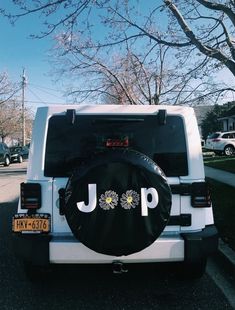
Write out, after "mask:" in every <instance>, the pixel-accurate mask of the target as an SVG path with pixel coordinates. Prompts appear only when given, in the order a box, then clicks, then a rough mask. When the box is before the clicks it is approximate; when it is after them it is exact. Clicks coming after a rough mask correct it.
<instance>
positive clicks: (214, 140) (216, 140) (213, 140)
mask: <svg viewBox="0 0 235 310" xmlns="http://www.w3.org/2000/svg"><path fill="white" fill-rule="evenodd" d="M211 141H212V142H220V141H221V139H212V140H211Z"/></svg>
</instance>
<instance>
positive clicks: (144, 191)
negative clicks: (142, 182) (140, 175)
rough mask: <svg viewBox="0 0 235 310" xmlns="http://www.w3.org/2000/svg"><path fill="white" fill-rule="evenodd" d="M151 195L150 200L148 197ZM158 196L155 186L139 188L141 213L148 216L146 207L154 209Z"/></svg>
mask: <svg viewBox="0 0 235 310" xmlns="http://www.w3.org/2000/svg"><path fill="white" fill-rule="evenodd" d="M149 196H151V200H150V201H149V200H148V197H149ZM158 202H159V196H158V192H157V190H156V189H155V188H153V187H150V188H141V215H142V216H148V208H150V209H154V208H156V206H157V205H158Z"/></svg>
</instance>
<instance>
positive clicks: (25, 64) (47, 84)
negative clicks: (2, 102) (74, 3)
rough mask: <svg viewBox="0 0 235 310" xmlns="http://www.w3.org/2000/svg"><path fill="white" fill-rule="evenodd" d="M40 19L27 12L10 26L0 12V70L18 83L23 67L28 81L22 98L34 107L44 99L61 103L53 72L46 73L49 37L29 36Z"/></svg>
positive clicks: (48, 69) (63, 99) (39, 23)
mask: <svg viewBox="0 0 235 310" xmlns="http://www.w3.org/2000/svg"><path fill="white" fill-rule="evenodd" d="M41 22H42V21H41V20H40V19H39V18H38V17H37V16H35V15H32V16H27V17H24V18H22V19H21V20H18V21H17V22H16V24H15V25H14V26H12V25H11V24H10V22H9V20H8V19H6V18H3V17H2V16H0V29H1V30H0V42H1V47H0V72H3V71H6V72H7V73H8V75H9V78H10V80H12V81H13V82H16V83H20V81H21V75H22V71H23V68H25V71H26V76H27V80H28V85H27V88H26V101H28V102H27V105H28V106H32V107H33V108H34V109H35V108H36V107H37V106H39V105H40V106H41V105H42V104H39V103H37V102H36V101H39V102H40V101H42V102H44V103H57V102H58V103H63V102H66V98H64V97H63V94H62V92H61V91H60V89H63V88H62V86H61V85H59V84H55V83H54V82H53V79H55V77H54V76H50V74H49V72H50V70H51V66H50V64H49V56H48V51H49V49H50V48H51V47H52V45H53V42H52V39H51V38H49V37H48V38H44V39H32V38H30V34H35V33H38V32H39V30H40V27H41Z"/></svg>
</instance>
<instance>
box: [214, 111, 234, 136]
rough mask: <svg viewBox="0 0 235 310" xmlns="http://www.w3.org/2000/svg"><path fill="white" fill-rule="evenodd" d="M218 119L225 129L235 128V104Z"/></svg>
mask: <svg viewBox="0 0 235 310" xmlns="http://www.w3.org/2000/svg"><path fill="white" fill-rule="evenodd" d="M218 120H219V121H221V122H222V124H223V131H230V130H235V106H233V107H232V108H231V109H230V110H228V111H226V112H224V113H223V114H222V116H221V117H220V118H219V119H218Z"/></svg>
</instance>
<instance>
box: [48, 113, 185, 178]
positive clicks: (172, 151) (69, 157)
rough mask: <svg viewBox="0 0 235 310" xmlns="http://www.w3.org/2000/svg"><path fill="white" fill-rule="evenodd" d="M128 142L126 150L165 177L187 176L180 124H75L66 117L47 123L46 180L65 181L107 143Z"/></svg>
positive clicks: (129, 120) (175, 120) (136, 118)
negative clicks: (152, 164) (153, 165)
mask: <svg viewBox="0 0 235 310" xmlns="http://www.w3.org/2000/svg"><path fill="white" fill-rule="evenodd" d="M110 141H111V143H112V142H114V143H116V142H120V143H123V141H128V146H126V147H128V148H130V149H134V150H137V151H139V152H141V153H144V154H145V155H147V156H149V157H150V158H151V159H153V160H154V161H155V162H156V163H157V164H158V165H159V166H160V167H161V168H162V170H163V171H164V173H165V174H166V175H167V176H183V175H187V174H188V164H187V152H186V142H185V134H184V125H183V120H182V118H181V117H179V116H167V120H166V124H165V125H161V124H159V122H158V117H157V115H130V116H127V115H125V116H123V115H115V116H113V115H98V116H97V115H95V116H94V115H77V116H76V118H75V121H74V123H73V124H72V123H71V122H69V121H68V118H67V117H66V115H56V116H52V117H51V118H50V120H49V126H48V134H47V142H46V154H45V167H44V168H45V170H44V174H45V176H50V177H65V176H69V175H71V173H72V171H73V170H74V168H75V167H78V166H79V165H81V164H82V163H83V162H84V161H85V160H86V159H87V158H89V157H90V156H91V155H95V154H96V153H97V152H100V151H103V150H105V149H106V148H107V145H109V143H110Z"/></svg>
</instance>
